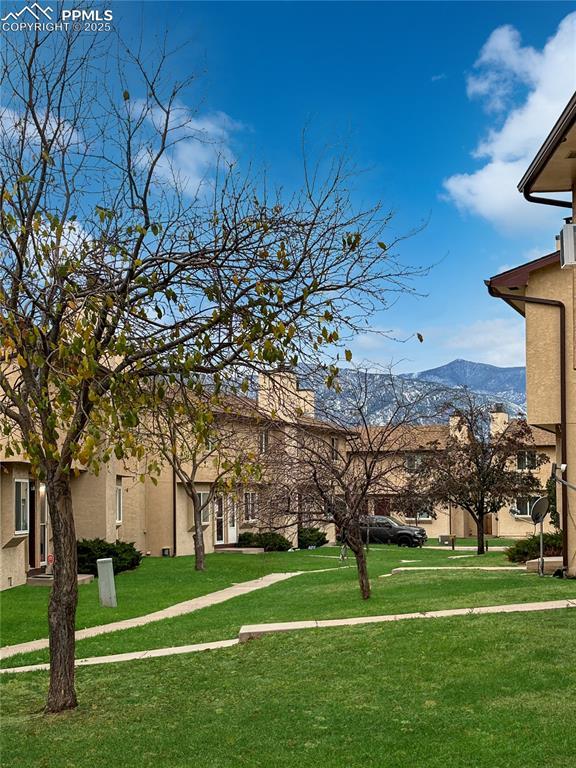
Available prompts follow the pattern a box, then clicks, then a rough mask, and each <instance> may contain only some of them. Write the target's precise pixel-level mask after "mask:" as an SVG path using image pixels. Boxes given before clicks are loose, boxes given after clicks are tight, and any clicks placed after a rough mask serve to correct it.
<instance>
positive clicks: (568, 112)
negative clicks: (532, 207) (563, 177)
mask: <svg viewBox="0 0 576 768" xmlns="http://www.w3.org/2000/svg"><path fill="white" fill-rule="evenodd" d="M575 120H576V92H575V93H574V94H573V95H572V98H571V99H570V101H569V102H568V104H567V105H566V107H565V108H564V111H563V112H562V114H561V115H560V117H559V118H558V120H557V121H556V124H555V125H554V127H553V128H552V130H551V131H550V133H549V134H548V137H547V138H546V141H545V142H544V144H543V145H542V146H541V147H540V149H539V151H538V154H537V155H536V157H535V158H534V160H533V161H532V162H531V163H530V166H529V168H528V170H527V171H526V173H525V174H524V176H523V177H522V178H521V180H520V183H519V184H518V189H519V190H520V192H522V194H523V195H524V198H525V199H526V200H528V202H529V203H540V204H542V205H554V206H558V207H559V208H572V203H571V202H569V201H568V200H557V199H553V198H549V197H534V195H533V194H532V186H533V184H534V182H535V181H536V179H537V178H538V176H539V175H540V173H541V172H542V170H543V168H544V167H545V166H546V165H547V163H548V161H549V160H550V158H551V157H552V155H553V154H554V152H555V151H556V149H557V148H558V147H559V146H560V144H562V142H563V141H565V138H566V134H567V133H568V131H569V130H570V129H571V128H572V126H573V125H574V121H575ZM550 191H552V190H550ZM556 191H560V190H556ZM566 191H569V190H566Z"/></svg>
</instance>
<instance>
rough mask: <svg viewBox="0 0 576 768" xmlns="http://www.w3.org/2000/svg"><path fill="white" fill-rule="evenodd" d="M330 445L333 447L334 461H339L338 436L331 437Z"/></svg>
mask: <svg viewBox="0 0 576 768" xmlns="http://www.w3.org/2000/svg"><path fill="white" fill-rule="evenodd" d="M330 445H331V449H332V461H337V459H338V438H337V437H332V438H330Z"/></svg>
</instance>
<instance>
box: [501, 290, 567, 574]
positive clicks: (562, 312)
mask: <svg viewBox="0 0 576 768" xmlns="http://www.w3.org/2000/svg"><path fill="white" fill-rule="evenodd" d="M486 286H487V288H488V293H489V294H490V296H493V297H495V298H497V299H503V300H504V301H520V302H524V303H525V304H539V305H541V306H545V307H555V308H556V309H558V310H559V319H560V451H561V453H562V461H563V462H565V461H566V456H567V452H568V446H567V435H566V422H567V406H566V402H567V401H566V306H565V305H564V303H563V302H562V301H556V300H554V299H541V298H538V297H536V296H516V295H514V294H511V293H501V292H500V291H499V290H498V289H497V288H496V287H495V286H493V285H491V283H490V281H489V280H486ZM562 565H563V569H564V571H566V570H567V568H568V487H567V486H566V485H565V484H563V483H562Z"/></svg>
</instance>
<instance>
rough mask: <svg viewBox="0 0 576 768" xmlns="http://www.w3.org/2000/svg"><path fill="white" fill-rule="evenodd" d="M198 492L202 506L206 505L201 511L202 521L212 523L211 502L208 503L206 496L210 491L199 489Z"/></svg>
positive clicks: (203, 523)
mask: <svg viewBox="0 0 576 768" xmlns="http://www.w3.org/2000/svg"><path fill="white" fill-rule="evenodd" d="M197 494H198V501H199V502H200V507H202V505H203V504H205V506H204V507H203V508H202V510H201V512H200V522H201V523H202V525H208V524H209V523H210V504H209V503H208V504H206V501H207V500H206V498H203V497H206V496H209V495H210V491H197Z"/></svg>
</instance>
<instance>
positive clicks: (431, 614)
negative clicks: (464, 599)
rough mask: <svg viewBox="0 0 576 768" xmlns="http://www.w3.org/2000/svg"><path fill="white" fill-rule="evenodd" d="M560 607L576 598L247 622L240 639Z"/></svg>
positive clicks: (572, 604)
mask: <svg viewBox="0 0 576 768" xmlns="http://www.w3.org/2000/svg"><path fill="white" fill-rule="evenodd" d="M559 608H576V598H572V599H568V600H548V601H545V602H540V603H510V604H508V605H487V606H482V607H479V608H451V609H449V610H445V611H422V612H420V613H396V614H387V615H384V616H358V617H356V618H354V619H323V620H320V621H287V622H283V623H279V624H246V625H245V626H243V627H241V628H240V632H239V634H238V639H239V640H240V642H241V643H245V642H246V641H247V640H251V639H253V638H255V637H261V636H262V635H268V634H273V633H276V632H292V631H295V630H300V629H323V628H325V627H355V626H359V625H361V624H381V623H384V622H389V621H402V620H404V619H439V618H444V617H446V616H477V615H479V614H486V613H523V612H525V611H554V610H558V609H559Z"/></svg>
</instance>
